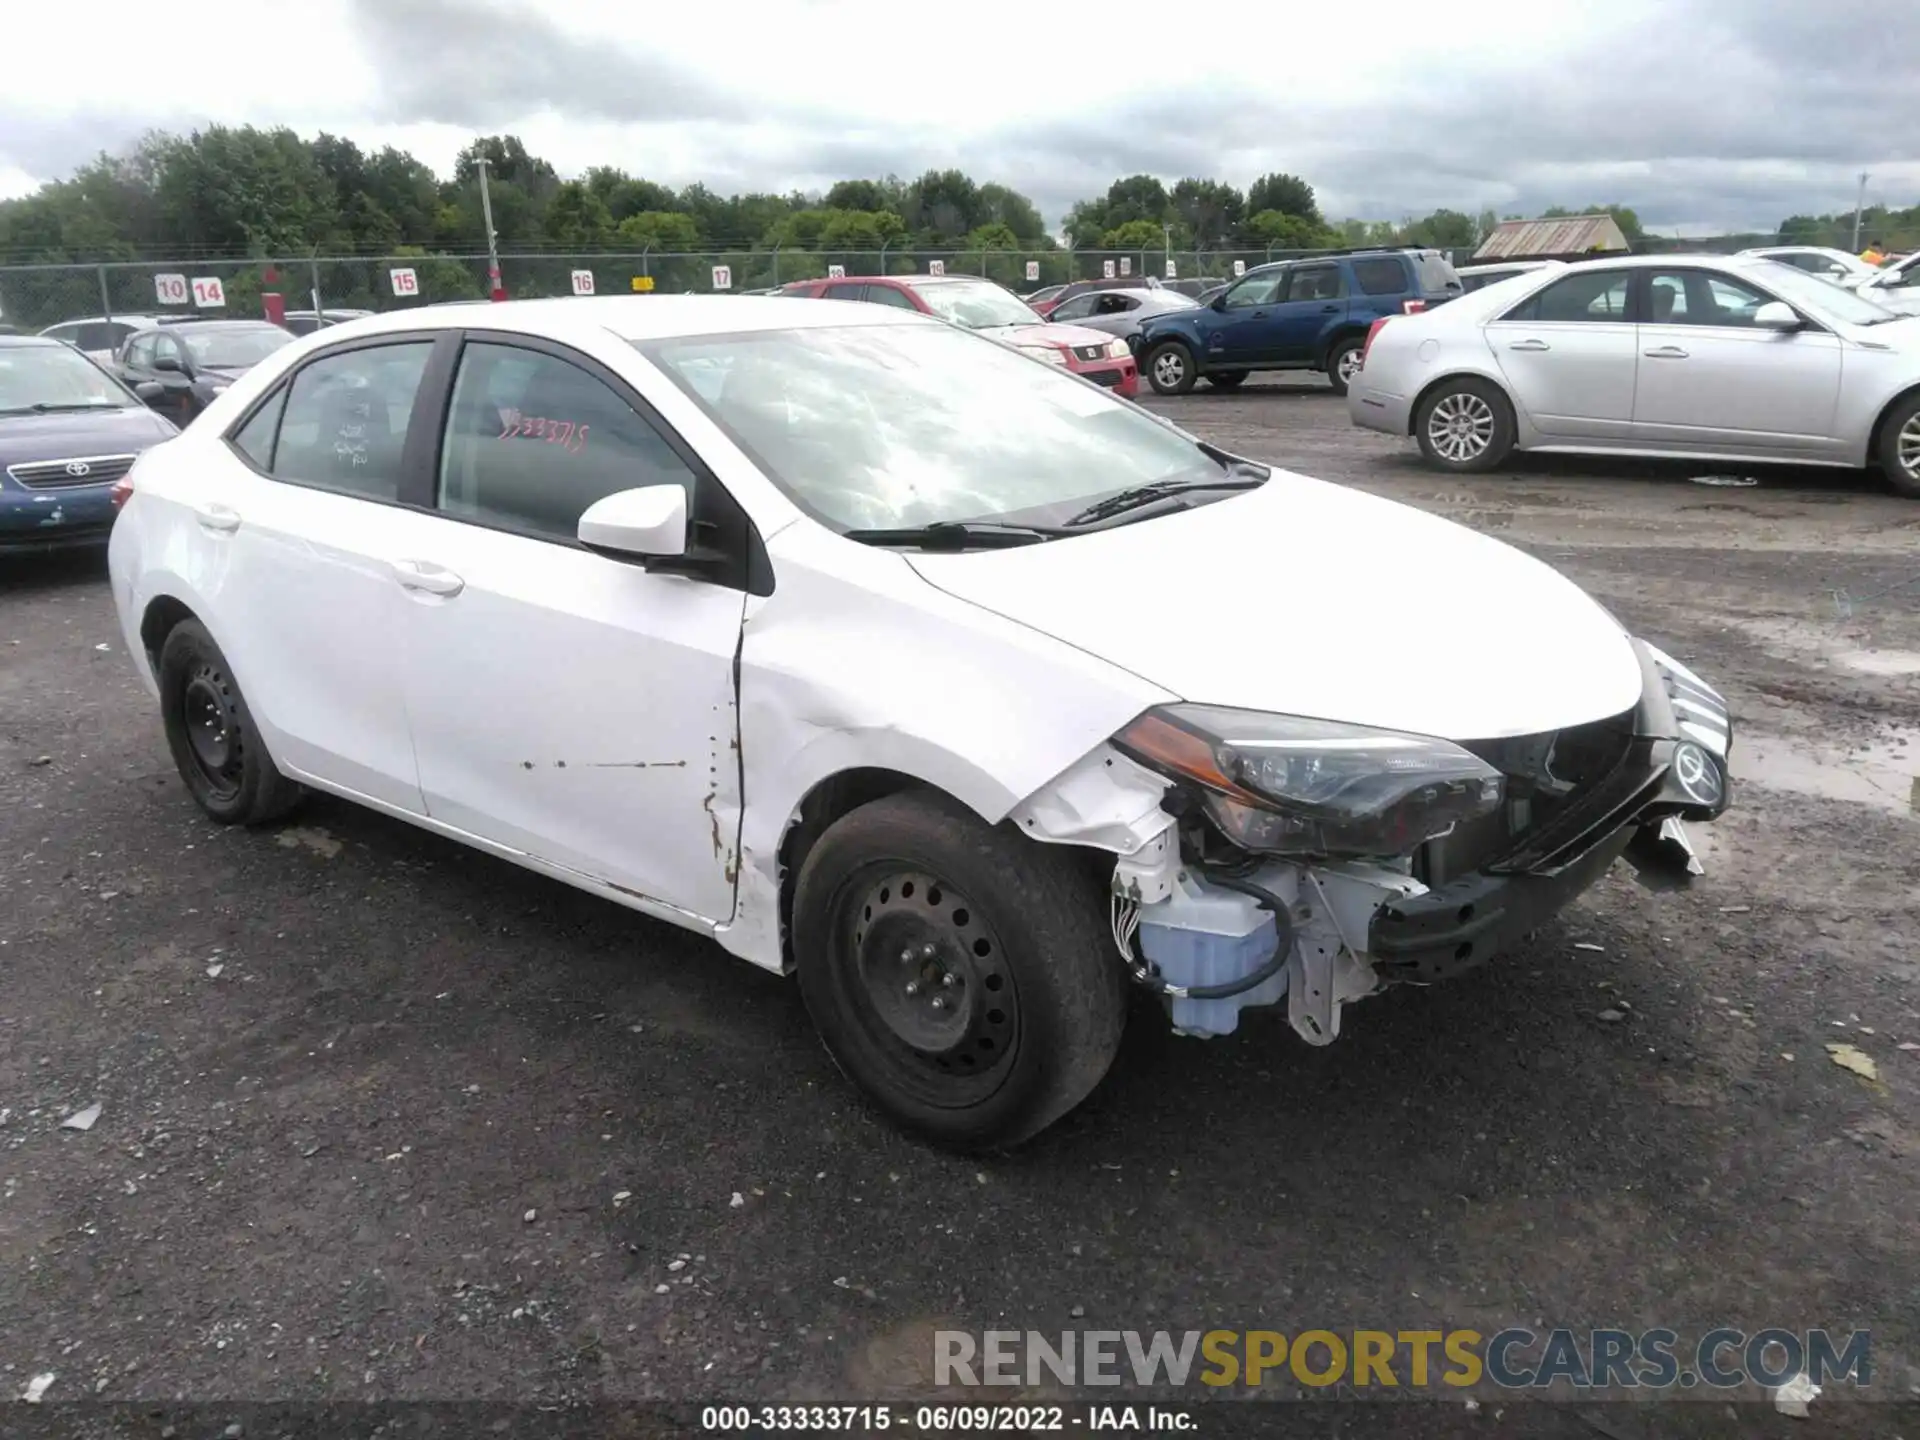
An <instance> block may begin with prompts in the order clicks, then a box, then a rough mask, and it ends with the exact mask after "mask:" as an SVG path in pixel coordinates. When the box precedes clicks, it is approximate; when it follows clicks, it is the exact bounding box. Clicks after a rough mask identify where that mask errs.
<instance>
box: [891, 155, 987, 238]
mask: <svg viewBox="0 0 1920 1440" xmlns="http://www.w3.org/2000/svg"><path fill="white" fill-rule="evenodd" d="M900 218H901V219H902V220H904V221H906V223H907V228H908V229H909V230H911V231H912V232H913V235H914V238H915V240H916V241H917V242H918V243H920V244H925V245H950V244H952V243H953V242H954V241H955V240H957V239H959V238H960V237H961V236H963V235H965V234H966V233H967V232H968V231H969V230H972V229H973V228H974V227H975V226H976V225H980V224H984V223H985V221H986V220H987V218H988V217H987V214H986V207H985V205H984V204H983V203H982V202H981V199H980V187H979V186H977V185H975V184H974V183H973V181H972V179H971V178H969V177H968V176H967V175H966V174H965V173H964V172H962V171H959V170H929V171H927V173H926V174H924V175H922V176H921V177H920V178H919V179H918V180H915V181H914V182H913V183H912V184H911V185H909V186H907V190H906V194H905V196H904V197H902V202H901V210H900Z"/></svg>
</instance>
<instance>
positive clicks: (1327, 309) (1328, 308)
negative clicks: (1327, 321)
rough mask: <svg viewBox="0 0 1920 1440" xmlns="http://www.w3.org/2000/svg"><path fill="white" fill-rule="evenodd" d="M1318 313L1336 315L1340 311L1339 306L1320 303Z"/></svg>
mask: <svg viewBox="0 0 1920 1440" xmlns="http://www.w3.org/2000/svg"><path fill="white" fill-rule="evenodd" d="M1320 313H1321V314H1322V315H1338V314H1339V313H1340V307H1339V306H1338V305H1322V306H1321V307H1320Z"/></svg>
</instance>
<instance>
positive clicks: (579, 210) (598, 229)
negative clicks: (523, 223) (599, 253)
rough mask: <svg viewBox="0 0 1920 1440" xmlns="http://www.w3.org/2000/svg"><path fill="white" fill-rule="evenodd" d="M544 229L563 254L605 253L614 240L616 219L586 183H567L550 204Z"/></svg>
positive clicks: (556, 193)
mask: <svg viewBox="0 0 1920 1440" xmlns="http://www.w3.org/2000/svg"><path fill="white" fill-rule="evenodd" d="M545 229H546V235H547V239H548V240H549V241H550V242H551V243H552V244H554V245H556V246H558V247H559V248H561V249H563V250H604V249H606V247H607V245H608V243H609V242H610V241H611V240H612V239H613V216H612V214H611V213H610V212H609V211H608V209H607V207H606V203H605V202H604V201H602V200H601V198H600V197H599V196H598V195H596V194H594V193H593V191H592V190H590V189H588V188H587V186H586V183H585V182H584V181H580V180H568V181H565V182H564V183H563V184H561V186H560V187H559V188H558V189H557V190H555V191H554V192H553V199H552V200H551V201H549V202H548V204H547V213H546V221H545Z"/></svg>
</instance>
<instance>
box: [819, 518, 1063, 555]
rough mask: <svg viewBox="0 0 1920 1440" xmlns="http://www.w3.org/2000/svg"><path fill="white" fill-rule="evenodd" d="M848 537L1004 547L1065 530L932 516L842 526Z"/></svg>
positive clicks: (936, 546)
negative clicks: (887, 526)
mask: <svg viewBox="0 0 1920 1440" xmlns="http://www.w3.org/2000/svg"><path fill="white" fill-rule="evenodd" d="M841 533H842V534H843V535H845V536H846V538H847V539H849V540H858V541H859V542H860V543H861V544H863V545H903V546H917V547H918V548H920V549H922V550H1004V549H1007V548H1009V547H1010V546H1014V545H1037V544H1039V543H1040V542H1041V541H1042V540H1052V539H1054V538H1056V537H1058V536H1061V535H1064V534H1066V533H1067V532H1066V531H1065V530H1062V529H1059V528H1057V527H1053V526H1046V525H1008V524H1004V523H1002V522H1000V521H997V520H935V521H934V522H933V523H932V524H930V525H906V526H902V527H900V528H899V529H895V530H843V531H842V532H841Z"/></svg>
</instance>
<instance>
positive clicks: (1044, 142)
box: [0, 0, 1920, 233]
mask: <svg viewBox="0 0 1920 1440" xmlns="http://www.w3.org/2000/svg"><path fill="white" fill-rule="evenodd" d="M17 3H18V4H19V5H20V9H21V11H22V12H24V13H13V14H10V15H9V16H8V20H7V28H8V32H9V34H8V41H9V43H8V46H7V49H8V50H9V52H11V53H10V62H11V63H9V64H8V66H7V82H6V85H5V87H4V89H3V90H0V196H5V195H11V194H19V193H23V192H26V191H28V190H31V189H32V188H33V187H34V186H35V185H36V184H37V183H39V182H41V181H43V180H46V179H49V178H55V177H59V176H61V175H64V174H66V173H68V172H69V171H71V170H72V169H73V167H74V166H75V165H77V164H79V163H82V162H84V161H85V160H86V159H88V158H89V157H90V156H92V155H93V154H94V153H96V152H98V151H99V150H102V149H108V150H114V149H119V148H122V147H124V146H126V145H128V144H129V143H131V142H132V141H133V140H135V139H137V137H138V136H139V135H140V134H141V133H142V132H143V131H145V130H147V129H150V128H155V127H160V128H169V129H183V128H190V127H191V126H193V125H195V124H202V123H206V122H208V121H221V122H228V123H237V122H246V121H250V122H253V123H255V124H260V125H272V124H284V125H290V126H293V127H294V128H296V129H298V130H300V131H302V132H304V133H312V132H313V131H316V130H320V129H325V130H330V131H332V132H334V133H336V134H344V135H348V136H351V137H352V138H354V139H355V140H357V141H359V142H360V143H361V144H363V145H373V146H378V145H381V144H394V145H398V146H402V147H404V148H406V149H408V150H411V151H413V152H414V153H415V154H416V155H418V156H420V158H421V159H423V160H425V161H427V162H428V163H429V164H431V165H433V166H434V167H436V168H437V169H440V170H441V171H442V172H443V173H444V172H445V171H446V170H447V169H448V168H450V164H451V161H452V158H453V156H454V154H455V152H456V151H457V150H458V149H459V148H460V146H461V145H462V144H463V143H464V142H465V140H466V139H467V138H468V137H469V136H470V135H471V134H473V133H475V132H493V131H512V132H514V133H517V134H519V135H520V136H522V137H523V138H524V139H525V140H526V142H527V144H528V146H529V147H530V148H531V149H533V150H534V151H535V152H536V153H539V154H543V155H545V156H546V157H547V158H549V159H550V160H552V161H553V162H554V164H555V165H556V166H558V167H559V168H560V170H561V171H562V172H563V173H575V172H578V171H579V170H581V169H583V168H585V167H586V166H589V165H593V164H597V163H612V164H616V165H620V166H623V167H624V168H626V169H627V170H629V171H632V172H633V173H635V174H640V175H645V176H647V177H648V178H650V179H656V180H662V181H666V182H669V183H673V184H676V185H677V184H685V183H687V182H690V181H694V180H700V181H704V182H705V183H706V184H707V185H708V186H709V187H710V188H712V189H714V190H717V191H720V192H722V193H728V192H732V191H737V190H743V189H767V190H776V191H786V190H790V189H796V188H797V189H802V190H805V189H812V188H816V187H824V186H826V185H827V184H830V183H831V182H832V181H833V180H835V179H838V178H841V177H844V176H878V175H884V174H887V173H889V172H892V173H896V174H900V175H903V176H911V175H914V174H917V173H919V172H920V171H922V170H924V169H926V168H928V167H929V166H947V165H957V166H959V167H961V168H963V169H965V170H967V171H968V172H969V173H971V174H972V175H973V176H974V177H975V178H976V179H979V180H988V179H996V180H1000V181H1002V182H1004V183H1007V184H1010V185H1012V186H1014V187H1015V188H1016V189H1019V190H1021V191H1024V192H1025V193H1026V194H1028V195H1029V196H1031V197H1032V198H1033V199H1034V200H1035V201H1036V202H1037V203H1038V204H1039V205H1040V207H1041V210H1042V212H1043V213H1044V214H1045V215H1046V216H1047V218H1048V220H1049V221H1050V222H1058V220H1059V219H1060V217H1061V216H1062V215H1063V214H1064V212H1065V210H1066V207H1067V206H1068V205H1069V204H1070V203H1071V202H1072V201H1073V200H1075V199H1077V198H1080V197H1082V196H1086V195H1090V194H1096V193H1099V192H1100V191H1103V190H1104V189H1105V187H1106V185H1107V183H1108V182H1109V181H1110V180H1112V179H1113V178H1114V177H1115V176H1117V175H1123V174H1133V173H1137V172H1141V171H1145V172H1149V173H1153V174H1157V175H1160V176H1163V177H1165V178H1166V179H1167V180H1169V181H1171V180H1174V179H1177V178H1179V177H1180V176H1183V175H1208V176H1218V177H1221V178H1224V179H1228V180H1231V181H1233V182H1234V183H1236V184H1240V185H1245V184H1246V183H1247V182H1248V181H1249V180H1251V179H1252V178H1253V177H1254V176H1256V175H1258V174H1261V173H1263V172H1265V171H1268V170H1289V171H1293V172H1295V173H1297V174H1300V175H1303V176H1305V177H1306V178H1307V179H1308V180H1309V181H1311V182H1312V183H1313V185H1314V186H1315V187H1316V188H1317V189H1318V191H1319V194H1320V198H1321V204H1322V208H1323V209H1324V210H1325V211H1326V212H1327V213H1328V214H1329V215H1331V216H1352V215H1357V216H1364V217H1367V218H1372V219H1398V218H1402V217H1404V216H1408V215H1416V214H1423V213H1425V212H1427V211H1429V210H1432V209H1434V208H1436V207H1438V206H1441V205H1446V206H1451V207H1454V208H1457V209H1462V210H1467V211H1477V210H1479V209H1482V208H1487V207H1492V208H1494V209H1497V210H1499V211H1501V212H1502V213H1508V212H1514V213H1526V214H1532V213H1535V212H1536V211H1537V210H1539V209H1541V208H1543V207H1545V206H1548V205H1553V204H1581V203H1586V202H1589V201H1607V202H1611V201H1621V202H1624V203H1627V204H1630V205H1633V206H1635V207H1636V208H1637V209H1638V210H1639V212H1640V215H1641V218H1642V220H1643V221H1645V222H1646V223H1648V224H1649V225H1650V226H1653V227H1656V228H1660V229H1664V230H1668V231H1672V230H1674V229H1676V228H1684V229H1685V230H1686V231H1688V232H1689V233H1697V232H1699V231H1701V230H1718V229H1725V228H1748V227H1756V226H1771V225H1773V224H1774V223H1776V222H1777V221H1778V220H1779V219H1780V218H1781V217H1782V216H1784V215H1787V214H1789V213H1795V212H1822V211H1837V210H1843V209H1848V208H1851V206H1852V204H1853V199H1854V193H1855V189H1856V186H1857V183H1858V175H1859V173H1860V172H1861V171H1867V172H1870V174H1871V177H1872V178H1871V179H1870V180H1869V182H1868V188H1867V193H1868V199H1869V202H1870V203H1871V202H1873V201H1879V202H1882V203H1886V204H1890V205H1895V206H1906V205H1911V204H1914V203H1916V202H1920V86H1916V85H1915V84H1914V83H1913V82H1912V77H1911V74H1910V73H1909V72H1910V71H1911V68H1912V66H1913V64H1914V62H1915V61H1916V59H1917V58H1920V5H1911V4H1902V3H1897V0H1819V3H1809V0H1608V3H1606V4H1605V5H1601V4H1598V3H1593V0H1480V3H1478V4H1476V5H1473V6H1470V7H1465V8H1464V9H1459V8H1455V7H1448V6H1444V5H1438V4H1435V3H1433V0H1363V3H1361V4H1360V5H1358V6H1355V5H1351V4H1320V5H1309V4H1303V3H1294V4H1288V5H1286V6H1284V7H1281V6H1275V7H1272V8H1271V9H1270V10H1269V11H1267V12H1266V14H1265V16H1264V18H1263V16H1262V12H1261V11H1260V9H1259V7H1254V8H1252V9H1244V8H1243V9H1240V10H1237V11H1236V10H1231V9H1229V10H1226V11H1221V10H1217V9H1216V10H1214V11H1210V12H1208V14H1207V16H1206V18H1204V19H1203V20H1202V22H1201V23H1198V24H1190V23H1189V21H1190V20H1192V19H1194V18H1195V15H1196V12H1192V11H1190V10H1184V11H1183V10H1181V9H1180V8H1179V7H1169V6H1166V5H1164V4H1154V5H1147V4H1135V3H1133V0H1109V3H1105V4H1102V5H1101V6H1099V7H1098V8H1097V10H1093V11H1084V12H1083V11H1081V10H1075V11H1073V14H1074V15H1075V16H1076V17H1082V18H1076V19H1073V20H1072V21H1070V22H1066V21H1063V22H1059V23H1055V22H1052V21H1048V20H1046V19H1045V18H1044V17H1045V16H1046V15H1047V14H1048V12H1049V10H1050V7H1048V6H1044V5H1036V4H1033V3H1031V0H1021V3H1009V0H971V3H966V4H961V5H957V6H956V5H946V4H943V5H938V6H934V5H928V6H925V7H920V6H916V5H915V4H913V3H911V0H905V3H903V0H732V3H730V4H692V3H672V0H655V3H651V4H634V3H632V0H545V3H543V4H540V5H538V6H537V7H536V6H534V5H522V4H518V3H514V0H195V3H194V4H193V5H191V6H190V7H187V8H186V9H174V8H170V7H165V6H162V7H158V8H156V7H155V6H154V5H153V4H152V3H151V0H88V3H87V4H86V5H85V6H84V7H80V8H78V9H76V8H73V7H63V6H56V5H51V4H41V3H32V4H28V3H27V0H17ZM1095 15H1097V16H1098V17H1099V18H1098V19H1097V20H1094V19H1089V18H1085V17H1091V16H1095ZM1450 15H1451V16H1452V17H1454V18H1449V17H1450ZM70 17H71V18H70ZM1168 17H1173V18H1171V19H1169V18H1168ZM1464 17H1470V18H1464ZM29 56H31V57H32V61H33V63H30V64H26V63H20V62H21V61H22V60H24V59H26V58H27V57H29Z"/></svg>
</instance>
